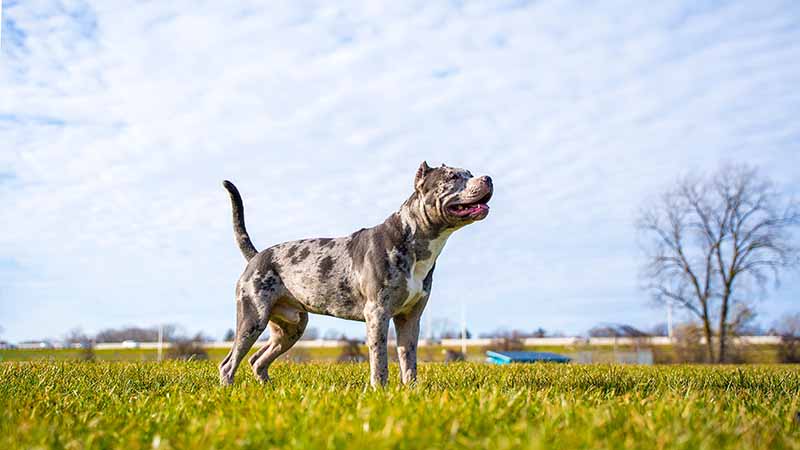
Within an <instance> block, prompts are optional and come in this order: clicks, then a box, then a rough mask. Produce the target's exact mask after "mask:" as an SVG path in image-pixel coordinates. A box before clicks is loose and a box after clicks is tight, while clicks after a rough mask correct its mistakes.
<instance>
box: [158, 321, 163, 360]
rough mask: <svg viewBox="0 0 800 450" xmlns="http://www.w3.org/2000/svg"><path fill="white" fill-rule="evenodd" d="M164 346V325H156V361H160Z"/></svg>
mask: <svg viewBox="0 0 800 450" xmlns="http://www.w3.org/2000/svg"><path fill="white" fill-rule="evenodd" d="M163 347H164V325H159V326H158V362H161V353H162V352H163V350H162V348H163Z"/></svg>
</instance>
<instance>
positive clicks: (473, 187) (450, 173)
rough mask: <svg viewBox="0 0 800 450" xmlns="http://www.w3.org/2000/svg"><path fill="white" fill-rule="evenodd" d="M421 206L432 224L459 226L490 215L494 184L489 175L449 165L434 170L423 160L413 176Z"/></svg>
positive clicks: (445, 226)
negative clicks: (477, 175) (489, 203)
mask: <svg viewBox="0 0 800 450" xmlns="http://www.w3.org/2000/svg"><path fill="white" fill-rule="evenodd" d="M414 190H415V192H416V197H417V199H418V201H419V204H418V206H417V207H418V209H419V210H420V212H422V213H423V214H424V215H425V216H426V217H427V218H429V220H430V222H431V223H432V224H433V225H436V226H438V227H443V228H459V227H462V226H464V225H467V224H469V223H472V222H475V221H478V220H483V219H485V218H486V216H487V215H489V205H488V204H487V203H488V202H489V199H491V198H492V193H493V191H494V187H493V186H492V179H491V178H489V177H488V176H482V177H475V176H473V175H472V173H470V171H469V170H465V169H457V168H454V167H448V166H445V165H444V164H442V166H441V167H437V168H435V169H432V168H430V167H428V163H427V162H423V163H422V164H421V165H420V166H419V169H417V175H416V177H415V179H414Z"/></svg>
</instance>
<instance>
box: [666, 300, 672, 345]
mask: <svg viewBox="0 0 800 450" xmlns="http://www.w3.org/2000/svg"><path fill="white" fill-rule="evenodd" d="M667 336H668V337H669V341H670V342H672V301H671V300H670V301H668V302H667Z"/></svg>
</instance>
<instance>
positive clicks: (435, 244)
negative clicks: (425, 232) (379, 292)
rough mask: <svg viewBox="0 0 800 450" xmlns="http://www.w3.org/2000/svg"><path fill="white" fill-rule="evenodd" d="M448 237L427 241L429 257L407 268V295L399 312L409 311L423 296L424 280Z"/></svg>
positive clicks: (447, 235) (446, 235)
mask: <svg viewBox="0 0 800 450" xmlns="http://www.w3.org/2000/svg"><path fill="white" fill-rule="evenodd" d="M449 236H450V234H449V233H447V234H445V235H442V236H439V237H438V238H436V239H434V240H432V241H429V242H428V245H427V249H428V253H429V255H426V256H427V257H426V258H424V259H423V258H421V259H416V260H415V261H414V263H413V264H412V265H411V267H410V268H409V273H408V276H407V277H406V289H407V291H408V295H407V296H406V298H405V300H404V301H403V302H402V304H401V305H400V308H399V311H400V312H405V311H407V310H409V309H411V307H413V306H414V305H415V304H416V303H417V302H418V301H419V299H420V298H422V296H423V295H424V294H425V278H426V277H427V276H428V273H429V272H430V271H431V269H433V265H434V263H436V258H437V257H438V256H439V253H441V252H442V249H443V248H444V244H445V243H446V242H447V238H448V237H449Z"/></svg>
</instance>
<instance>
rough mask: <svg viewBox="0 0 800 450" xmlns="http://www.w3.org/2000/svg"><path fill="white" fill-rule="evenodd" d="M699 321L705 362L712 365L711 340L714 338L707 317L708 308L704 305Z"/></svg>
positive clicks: (712, 347)
mask: <svg viewBox="0 0 800 450" xmlns="http://www.w3.org/2000/svg"><path fill="white" fill-rule="evenodd" d="M701 319H702V320H703V334H704V335H705V338H706V362H709V363H712V362H714V339H712V338H713V337H714V336H713V333H712V332H711V319H710V318H709V317H708V307H707V306H706V304H705V303H704V304H703V316H702V317H701Z"/></svg>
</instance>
